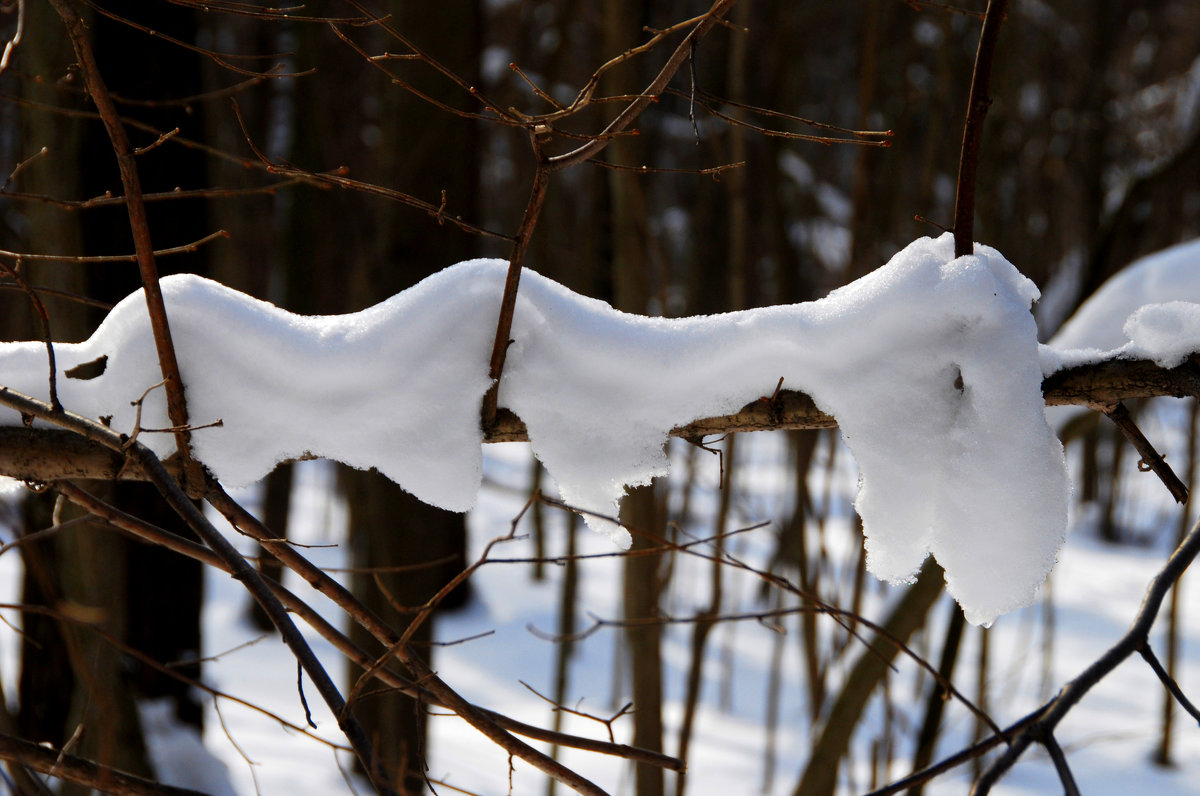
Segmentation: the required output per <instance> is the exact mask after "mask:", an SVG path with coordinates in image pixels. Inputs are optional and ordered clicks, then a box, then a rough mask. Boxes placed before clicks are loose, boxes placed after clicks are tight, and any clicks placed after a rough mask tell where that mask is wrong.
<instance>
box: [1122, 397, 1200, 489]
mask: <svg viewBox="0 0 1200 796" xmlns="http://www.w3.org/2000/svg"><path fill="white" fill-rule="evenodd" d="M1103 412H1104V416H1105V417H1107V418H1108V419H1109V420H1111V421H1113V423H1115V424H1116V426H1117V428H1119V429H1120V430H1121V433H1122V434H1124V435H1125V439H1127V440H1129V442H1130V444H1131V445H1133V447H1134V448H1136V449H1137V452H1138V454H1140V455H1141V457H1142V459H1141V461H1140V462H1138V467H1139V468H1141V467H1142V466H1143V465H1144V466H1145V467H1146V468H1147V469H1149V470H1151V471H1152V472H1153V473H1154V474H1155V475H1157V476H1158V478H1159V480H1161V481H1162V482H1163V485H1164V486H1165V487H1166V488H1167V491H1168V492H1170V493H1171V497H1173V498H1175V502H1176V503H1187V499H1188V488H1187V485H1185V484H1184V483H1183V482H1182V481H1180V480H1179V476H1177V475H1175V471H1174V470H1172V469H1171V465H1169V464H1167V462H1166V460H1165V459H1163V457H1162V454H1160V453H1159V452H1158V451H1156V450H1155V449H1154V446H1153V445H1151V444H1150V440H1148V439H1146V435H1145V434H1143V433H1142V430H1141V429H1140V428H1138V426H1137V423H1135V422H1134V420H1133V415H1131V414H1130V413H1129V409H1128V408H1126V406H1125V404H1123V403H1118V404H1116V405H1115V406H1110V407H1106V408H1105V409H1104V410H1103Z"/></svg>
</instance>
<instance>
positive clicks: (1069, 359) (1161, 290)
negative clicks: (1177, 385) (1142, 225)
mask: <svg viewBox="0 0 1200 796" xmlns="http://www.w3.org/2000/svg"><path fill="white" fill-rule="evenodd" d="M1197 350H1200V239H1196V240H1192V241H1188V242H1186V243H1180V244H1177V245H1175V246H1171V247H1170V248H1167V249H1163V250H1162V251H1159V252H1155V253H1153V254H1150V255H1147V256H1145V257H1142V258H1141V259H1138V260H1135V261H1134V262H1132V263H1130V264H1129V265H1128V266H1126V267H1125V268H1123V269H1121V270H1120V271H1118V272H1117V273H1116V274H1115V275H1114V276H1112V277H1111V278H1109V279H1108V281H1106V282H1105V283H1104V284H1103V285H1101V286H1100V289H1099V290H1097V291H1096V292H1095V293H1094V294H1093V295H1092V296H1091V297H1090V298H1088V300H1087V301H1085V302H1084V303H1083V304H1082V305H1081V306H1080V307H1079V309H1078V310H1076V311H1075V314H1074V315H1072V316H1071V317H1070V318H1069V319H1068V320H1067V322H1066V323H1064V324H1063V327H1062V329H1060V330H1059V331H1058V333H1057V334H1056V335H1054V337H1052V338H1051V339H1050V341H1049V342H1048V343H1047V344H1046V347H1045V348H1044V349H1043V351H1042V361H1043V362H1042V364H1043V370H1044V371H1045V372H1046V374H1047V375H1048V374H1050V373H1053V372H1054V371H1056V370H1058V369H1060V368H1063V367H1069V366H1072V365H1079V364H1084V363H1088V362H1098V361H1100V360H1102V359H1110V358H1113V357H1121V358H1125V359H1149V360H1153V361H1155V362H1156V363H1158V364H1159V365H1161V366H1162V367H1175V366H1176V365H1178V364H1180V363H1181V362H1182V361H1183V360H1184V358H1186V357H1187V355H1188V354H1190V353H1192V352H1193V351H1197Z"/></svg>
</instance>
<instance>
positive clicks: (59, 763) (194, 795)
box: [0, 733, 204, 796]
mask: <svg viewBox="0 0 1200 796" xmlns="http://www.w3.org/2000/svg"><path fill="white" fill-rule="evenodd" d="M0 758H2V759H4V760H14V761H17V762H19V763H21V765H23V766H26V767H27V768H30V769H32V770H34V771H37V772H39V773H42V774H53V775H54V776H56V777H58V778H60V779H65V780H67V781H68V782H77V783H79V784H80V785H86V786H89V787H93V788H95V789H96V790H99V791H103V792H104V793H112V794H116V796H204V794H203V793H201V792H200V791H194V790H188V789H187V788H177V787H174V786H172V785H163V784H162V783H160V782H152V781H150V780H148V779H142V778H141V777H135V776H133V775H132V774H126V773H125V772H124V771H118V770H116V769H114V768H108V767H107V766H102V765H99V764H97V763H93V762H92V761H90V760H85V759H83V758H82V757H76V756H75V755H70V754H66V753H65V752H61V751H56V750H54V749H50V748H47V747H45V746H42V745H41V744H36V743H31V742H30V741H23V740H21V739H20V738H14V737H13V736H11V735H8V734H6V733H0Z"/></svg>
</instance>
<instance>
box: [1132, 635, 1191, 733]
mask: <svg viewBox="0 0 1200 796" xmlns="http://www.w3.org/2000/svg"><path fill="white" fill-rule="evenodd" d="M1138 652H1139V653H1141V656H1142V658H1143V659H1145V661H1146V663H1148V664H1150V668H1151V669H1153V670H1154V673H1155V674H1156V675H1158V679H1159V680H1161V681H1162V684H1163V686H1164V687H1165V688H1166V689H1167V691H1169V692H1170V693H1171V696H1173V697H1175V701H1176V702H1178V703H1179V707H1181V708H1183V709H1184V710H1186V711H1187V712H1188V713H1189V714H1190V715H1191V717H1192V718H1193V719H1195V720H1196V721H1197V723H1200V708H1198V707H1196V706H1195V705H1194V704H1192V701H1191V700H1190V699H1188V698H1187V695H1186V694H1184V693H1183V689H1182V688H1180V687H1179V683H1177V682H1175V678H1173V677H1171V675H1170V674H1168V673H1167V670H1166V669H1164V668H1163V665H1162V663H1161V662H1160V661H1159V660H1158V656H1157V655H1155V654H1154V650H1152V649H1151V648H1150V643H1149V642H1147V643H1145V644H1143V645H1142V647H1141V649H1139V650H1138Z"/></svg>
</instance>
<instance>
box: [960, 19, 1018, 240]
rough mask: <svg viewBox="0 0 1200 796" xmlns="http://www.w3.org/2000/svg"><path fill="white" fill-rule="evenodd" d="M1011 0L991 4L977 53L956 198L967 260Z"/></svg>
mask: <svg viewBox="0 0 1200 796" xmlns="http://www.w3.org/2000/svg"><path fill="white" fill-rule="evenodd" d="M1007 8H1008V0H988V4H987V11H986V12H984V18H983V30H982V31H980V33H979V47H978V49H976V51H975V71H973V72H972V73H971V94H970V99H968V101H967V119H966V122H965V123H964V124H963V138H962V152H961V154H960V155H959V158H958V190H957V191H956V193H955V196H954V256H955V257H965V256H966V255H968V254H971V253H973V252H974V251H975V241H974V228H975V177H976V172H977V169H978V166H979V142H980V139H982V138H983V119H984V117H985V116H987V112H988V108H989V107H991V104H992V98H991V97H990V96H988V94H989V92H990V90H991V82H992V57H993V56H994V55H995V53H996V40H997V39H998V38H999V36H1000V23H1001V22H1003V21H1004V14H1005V11H1006V10H1007Z"/></svg>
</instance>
